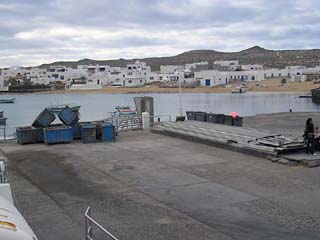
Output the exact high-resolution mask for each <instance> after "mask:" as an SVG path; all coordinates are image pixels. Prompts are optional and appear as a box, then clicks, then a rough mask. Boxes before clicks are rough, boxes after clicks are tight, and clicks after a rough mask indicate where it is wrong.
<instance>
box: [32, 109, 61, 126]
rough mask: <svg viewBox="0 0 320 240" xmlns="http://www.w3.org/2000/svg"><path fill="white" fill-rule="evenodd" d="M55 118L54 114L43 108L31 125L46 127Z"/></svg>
mask: <svg viewBox="0 0 320 240" xmlns="http://www.w3.org/2000/svg"><path fill="white" fill-rule="evenodd" d="M55 119H56V116H55V115H54V114H53V113H51V112H50V111H49V110H47V109H44V110H43V111H42V112H41V113H40V114H39V115H38V117H37V118H36V120H35V121H34V122H33V124H32V126H34V127H40V128H44V127H48V126H49V125H50V124H51V123H52V122H53V121H54V120H55Z"/></svg>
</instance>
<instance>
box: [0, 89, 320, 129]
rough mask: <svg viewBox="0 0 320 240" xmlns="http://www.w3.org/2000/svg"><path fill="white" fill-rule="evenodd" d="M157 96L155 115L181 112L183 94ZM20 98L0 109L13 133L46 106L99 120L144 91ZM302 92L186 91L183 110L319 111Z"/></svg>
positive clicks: (253, 112) (247, 114)
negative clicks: (74, 107)
mask: <svg viewBox="0 0 320 240" xmlns="http://www.w3.org/2000/svg"><path fill="white" fill-rule="evenodd" d="M145 95H147V96H152V97H154V104H155V114H156V115H164V114H170V115H172V116H175V115H176V114H177V113H178V107H179V106H178V105H179V95H178V94H174V93H173V94H171V93H170V94H168V93H150V94H145ZM11 96H14V97H15V98H16V102H15V104H1V105H0V111H1V110H4V111H5V116H6V117H8V125H9V127H10V132H12V131H13V129H14V127H16V126H22V125H30V124H31V123H32V121H33V120H34V119H35V117H36V116H37V115H38V114H39V112H40V111H42V110H43V108H45V107H48V106H50V105H57V104H62V103H73V104H79V105H81V108H80V113H81V120H84V121H87V120H96V119H103V118H106V116H107V112H112V111H114V108H115V107H116V106H117V105H130V106H131V107H134V102H133V97H136V96H143V94H25V95H10V96H6V98H9V97H11ZM298 96H299V94H290V93H250V92H249V93H245V94H231V93H185V94H183V109H184V110H185V111H186V110H198V111H207V112H217V113H224V114H228V113H230V112H233V111H236V112H238V113H239V114H240V115H242V116H250V115H255V114H260V113H273V112H288V111H289V109H292V110H293V111H295V112H304V111H310V112H316V111H319V110H320V106H319V105H316V104H313V103H312V101H311V99H308V98H298Z"/></svg>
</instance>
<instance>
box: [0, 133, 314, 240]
mask: <svg viewBox="0 0 320 240" xmlns="http://www.w3.org/2000/svg"><path fill="white" fill-rule="evenodd" d="M0 147H1V149H2V150H3V152H4V153H5V154H6V155H7V157H8V159H9V168H10V172H9V176H10V181H11V184H12V188H13V189H14V192H15V195H16V200H17V203H18V208H19V209H20V210H21V212H22V213H23V214H24V216H25V217H26V219H27V221H29V223H30V225H31V227H32V228H33V229H35V232H36V234H37V235H38V236H39V239H40V240H41V239H50V240H51V239H57V238H56V237H58V238H59V239H83V230H84V228H83V227H84V226H83V215H82V214H83V212H84V210H85V209H86V207H87V206H91V207H92V214H93V216H94V217H95V218H96V219H97V220H98V221H99V222H101V223H102V225H103V226H106V227H107V228H108V229H109V230H110V231H111V232H113V233H114V234H115V235H116V236H118V237H119V238H120V239H132V240H135V239H137V240H138V239H139V240H147V239H155V240H158V239H161V240H162V239H163V240H164V239H166V240H167V239H184V240H191V239H192V240H193V239H199V240H204V239H205V240H207V239H223V240H224V239H226V240H231V239H241V240H242V239H295V238H296V239H307V240H309V239H312V240H313V239H317V237H318V236H320V231H319V227H318V219H320V217H319V211H318V209H320V202H319V201H317V199H318V198H319V195H318V192H319V191H318V190H319V189H320V168H312V169H308V168H302V167H288V166H283V165H280V164H275V163H272V162H271V161H269V160H267V159H261V158H259V157H253V156H247V155H245V154H242V153H237V152H230V151H228V150H225V149H219V148H215V147H209V146H204V145H202V144H196V143H192V142H188V141H183V140H181V139H175V138H170V137H165V136H161V135H155V134H149V133H148V132H146V131H141V132H132V133H122V134H120V135H119V137H118V138H117V142H115V143H111V144H104V143H98V144H87V145H83V144H82V143H74V144H64V145H54V146H46V145H42V144H40V145H26V146H19V145H16V144H12V143H6V144H1V146H0ZM50 225H52V226H53V227H52V228H50V227H48V226H50ZM58 231H59V233H57V232H58ZM51 236H52V237H51Z"/></svg>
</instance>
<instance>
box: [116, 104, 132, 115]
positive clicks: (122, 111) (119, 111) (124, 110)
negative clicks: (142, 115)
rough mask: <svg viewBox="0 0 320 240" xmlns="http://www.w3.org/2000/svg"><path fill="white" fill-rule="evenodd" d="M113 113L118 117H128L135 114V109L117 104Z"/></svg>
mask: <svg viewBox="0 0 320 240" xmlns="http://www.w3.org/2000/svg"><path fill="white" fill-rule="evenodd" d="M114 114H115V115H116V116H118V117H130V116H136V115H137V111H136V110H132V109H131V108H130V106H117V107H116V111H115V112H114Z"/></svg>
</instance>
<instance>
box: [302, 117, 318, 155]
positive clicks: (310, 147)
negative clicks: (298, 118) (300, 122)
mask: <svg viewBox="0 0 320 240" xmlns="http://www.w3.org/2000/svg"><path fill="white" fill-rule="evenodd" d="M304 133H305V137H306V140H307V147H306V153H311V154H312V155H314V156H315V155H317V154H315V153H314V127H313V122H312V118H308V120H307V122H306V127H305V130H304Z"/></svg>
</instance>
